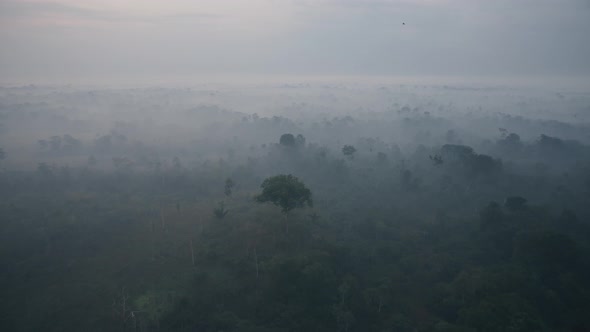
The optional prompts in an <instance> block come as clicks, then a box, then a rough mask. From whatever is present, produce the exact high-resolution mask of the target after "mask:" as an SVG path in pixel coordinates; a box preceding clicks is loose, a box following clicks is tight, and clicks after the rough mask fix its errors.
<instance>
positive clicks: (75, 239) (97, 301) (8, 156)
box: [0, 80, 590, 331]
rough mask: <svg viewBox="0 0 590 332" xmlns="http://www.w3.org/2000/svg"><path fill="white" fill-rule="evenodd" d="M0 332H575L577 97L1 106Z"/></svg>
mask: <svg viewBox="0 0 590 332" xmlns="http://www.w3.org/2000/svg"><path fill="white" fill-rule="evenodd" d="M0 149H1V150H0V195H1V197H2V198H1V199H0V220H1V223H0V237H1V239H0V262H1V270H2V273H1V274H0V285H1V286H0V298H1V300H0V309H1V310H0V313H1V314H0V328H1V329H2V330H3V331H304V330H310V331H587V330H588V329H590V322H589V321H588V315H587V313H588V312H590V305H589V303H590V301H589V300H590V283H589V282H588V280H590V270H589V268H590V266H589V263H590V259H589V257H590V256H589V254H590V247H589V244H590V241H589V240H590V224H589V220H590V219H589V218H590V205H589V203H590V94H589V93H588V92H587V91H585V90H584V89H575V88H574V89H563V88H555V87H550V86H545V87H541V86H535V87H531V86H522V85H520V86H512V85H502V84H494V85H492V84H487V85H484V84H480V85H478V84H460V83H456V82H455V83H449V84H432V83H425V84H417V83H415V82H412V83H409V84H403V83H400V82H395V83H392V82H387V80H385V81H384V82H379V83H376V82H362V81H338V80H331V81H304V80H300V81H295V82H294V81H289V83H277V82H273V83H256V84H255V83H251V84H247V83H241V84H237V83H236V84H202V85H195V86H190V87H189V86H186V87H178V86H175V87H171V86H159V87H158V86H153V87H105V86H102V87H99V86H94V87H88V86H86V87H85V86H82V85H79V86H52V85H47V86H36V85H26V86H4V87H2V88H0Z"/></svg>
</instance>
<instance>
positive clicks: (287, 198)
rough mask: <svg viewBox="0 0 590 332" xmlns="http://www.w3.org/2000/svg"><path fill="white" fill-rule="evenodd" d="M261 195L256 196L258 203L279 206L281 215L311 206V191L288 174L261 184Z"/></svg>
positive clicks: (268, 179)
mask: <svg viewBox="0 0 590 332" xmlns="http://www.w3.org/2000/svg"><path fill="white" fill-rule="evenodd" d="M260 187H261V188H262V193H261V194H260V195H258V196H256V201H257V202H259V203H265V202H271V203H273V204H274V205H277V206H280V207H281V210H282V212H283V213H285V214H286V213H289V212H290V211H291V210H293V209H294V208H298V207H304V206H305V205H308V206H312V205H313V201H312V198H311V191H310V190H309V189H308V188H307V187H306V186H305V184H304V183H303V182H301V181H300V180H299V179H298V178H297V177H295V176H293V175H291V174H289V175H285V174H280V175H275V176H271V177H269V178H267V179H265V180H264V182H262V185H261V186H260Z"/></svg>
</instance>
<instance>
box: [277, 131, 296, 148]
mask: <svg viewBox="0 0 590 332" xmlns="http://www.w3.org/2000/svg"><path fill="white" fill-rule="evenodd" d="M279 143H281V145H282V146H286V147H289V148H292V147H295V137H294V136H293V134H283V135H281V139H280V140H279Z"/></svg>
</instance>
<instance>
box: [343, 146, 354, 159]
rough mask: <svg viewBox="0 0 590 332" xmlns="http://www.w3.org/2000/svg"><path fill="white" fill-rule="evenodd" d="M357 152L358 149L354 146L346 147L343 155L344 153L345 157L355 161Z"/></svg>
mask: <svg viewBox="0 0 590 332" xmlns="http://www.w3.org/2000/svg"><path fill="white" fill-rule="evenodd" d="M355 152H356V148H355V147H354V146H352V145H345V146H344V147H343V148H342V153H343V154H344V155H345V156H348V157H350V159H353V158H354V153H355Z"/></svg>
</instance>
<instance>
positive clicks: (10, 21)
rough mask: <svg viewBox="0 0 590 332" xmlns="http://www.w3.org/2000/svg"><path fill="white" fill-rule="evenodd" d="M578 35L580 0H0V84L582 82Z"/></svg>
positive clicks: (584, 46) (583, 49)
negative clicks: (257, 79)
mask: <svg viewBox="0 0 590 332" xmlns="http://www.w3.org/2000/svg"><path fill="white" fill-rule="evenodd" d="M403 23H405V25H403ZM588 31H590V4H589V2H588V1H586V0H564V1H553V0H535V1H533V0H517V1H512V0H510V1H509V0H499V1H472V0H454V1H453V0H413V1H412V0H358V1H357V0H318V1H292V0H248V1H245V0H233V1H230V0H199V1H183V0H179V1H166V2H162V1H153V0H148V1H140V0H135V1H112V0H111V1H93V0H89V1H72V0H69V1H67V0H65V1H64V0H61V1H60V0H56V1H44V0H39V1H28V0H1V1H0V45H2V47H1V48H0V77H2V81H3V82H4V83H30V82H43V83H64V82H84V83H96V82H99V80H100V82H102V83H106V82H109V80H110V81H111V82H112V81H113V80H114V79H118V80H120V81H125V82H135V83H145V82H146V81H150V82H161V81H164V80H166V79H167V80H172V79H183V80H185V81H191V80H192V81H195V80H198V79H199V78H200V77H203V76H207V77H209V78H211V77H217V76H218V75H223V76H225V77H231V78H239V77H243V76H245V75H248V76H265V77H268V76H272V77H277V76H278V77H281V76H297V77H301V76H314V77H317V76H396V77H408V76H421V77H433V76H452V77H477V78H478V79H479V80H483V78H498V77H502V78H506V77H509V78H514V77H520V78H521V79H522V77H533V78H534V77H539V76H540V77H544V78H552V77H553V78H554V77H559V78H561V79H562V78H563V77H577V78H580V77H582V78H584V77H587V76H588V75H589V74H590V64H589V61H588V59H589V58H590V43H588V36H587V34H588Z"/></svg>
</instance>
